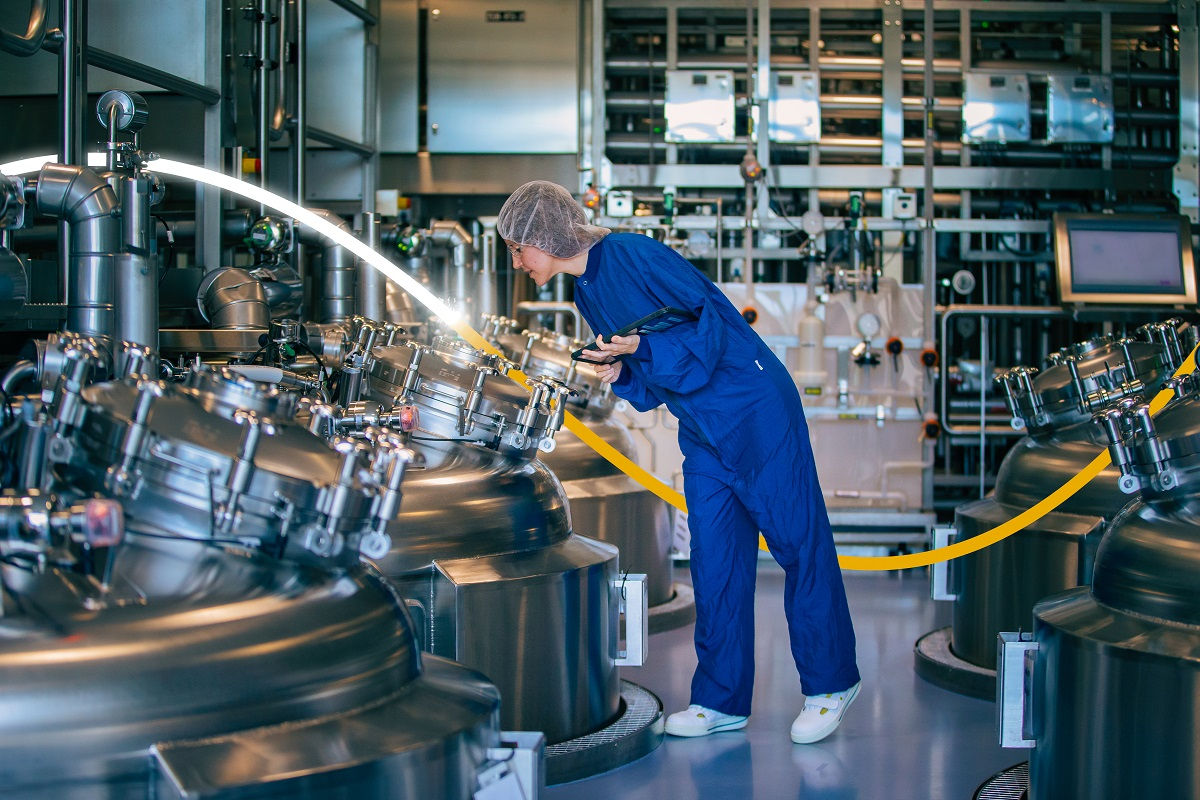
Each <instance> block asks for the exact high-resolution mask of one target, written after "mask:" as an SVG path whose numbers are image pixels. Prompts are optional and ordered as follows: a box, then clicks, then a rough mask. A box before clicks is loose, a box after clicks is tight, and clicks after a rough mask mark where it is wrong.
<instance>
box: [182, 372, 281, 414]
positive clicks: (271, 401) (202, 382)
mask: <svg viewBox="0 0 1200 800" xmlns="http://www.w3.org/2000/svg"><path fill="white" fill-rule="evenodd" d="M181 391H182V392H183V393H184V394H187V395H190V396H191V397H192V398H194V399H195V400H196V401H197V402H198V403H199V404H200V405H201V407H203V408H204V410H205V411H209V412H212V413H215V414H219V415H220V416H222V417H225V418H227V419H232V418H233V415H234V414H235V413H237V412H238V411H239V410H244V411H253V412H255V413H256V414H259V415H262V416H267V417H271V418H272V419H276V420H284V419H291V418H292V417H294V416H295V414H296V402H297V399H298V396H297V395H295V394H293V393H290V392H281V391H279V387H278V386H276V385H274V384H270V383H260V382H258V381H255V380H251V379H250V378H248V377H246V376H245V375H241V374H239V373H237V372H235V371H234V370H232V369H229V368H228V367H208V366H205V365H203V364H201V365H198V366H197V368H196V369H194V370H192V371H191V372H190V373H189V374H188V375H187V377H186V378H185V379H184V382H183V386H182V389H181Z"/></svg>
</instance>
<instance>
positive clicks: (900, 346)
mask: <svg viewBox="0 0 1200 800" xmlns="http://www.w3.org/2000/svg"><path fill="white" fill-rule="evenodd" d="M883 349H884V350H886V351H887V352H888V355H890V356H891V357H892V369H894V370H897V371H899V369H900V354H901V353H903V352H904V342H903V341H901V340H900V337H899V336H893V337H891V338H890V339H888V340H887V344H885V345H884V346H883Z"/></svg>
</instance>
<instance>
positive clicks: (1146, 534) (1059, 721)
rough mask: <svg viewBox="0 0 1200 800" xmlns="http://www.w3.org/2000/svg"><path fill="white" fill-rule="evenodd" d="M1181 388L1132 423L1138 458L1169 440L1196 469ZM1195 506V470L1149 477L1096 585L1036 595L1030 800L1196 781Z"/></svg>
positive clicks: (1118, 526) (1103, 796) (1199, 648)
mask: <svg viewBox="0 0 1200 800" xmlns="http://www.w3.org/2000/svg"><path fill="white" fill-rule="evenodd" d="M1186 388H1187V389H1188V391H1185V392H1184V396H1183V397H1182V398H1180V399H1178V400H1176V401H1175V402H1173V403H1172V404H1171V405H1169V406H1168V407H1167V408H1166V409H1164V410H1163V411H1162V413H1161V414H1160V415H1159V418H1158V420H1156V421H1155V422H1156V423H1157V424H1156V425H1150V424H1149V420H1150V418H1149V415H1146V416H1145V420H1146V421H1147V425H1146V427H1144V428H1141V429H1135V430H1134V431H1133V432H1132V438H1133V439H1134V440H1136V441H1135V442H1134V445H1133V448H1132V450H1133V452H1134V453H1135V454H1136V458H1137V459H1138V463H1139V464H1140V465H1141V466H1142V467H1143V468H1146V467H1154V468H1156V469H1158V470H1162V469H1164V467H1163V464H1162V460H1163V449H1162V448H1166V447H1174V448H1175V450H1174V453H1172V456H1170V457H1168V458H1167V459H1166V460H1167V461H1168V462H1169V463H1170V464H1171V465H1172V467H1174V466H1175V465H1179V467H1181V469H1180V473H1181V474H1183V475H1184V476H1185V478H1188V477H1190V475H1191V474H1192V470H1193V469H1194V465H1193V463H1190V462H1192V459H1190V458H1189V457H1184V458H1182V459H1181V458H1178V456H1177V454H1178V453H1180V452H1183V453H1186V452H1187V451H1189V450H1190V449H1191V448H1192V445H1193V442H1194V441H1195V437H1194V432H1195V431H1196V430H1197V428H1198V423H1197V420H1198V419H1200V413H1198V412H1200V403H1197V398H1196V397H1195V395H1194V394H1192V393H1191V391H1190V387H1186ZM1156 443H1157V444H1159V445H1161V446H1162V447H1156V446H1154V445H1155V444H1156ZM1197 511H1198V508H1197V504H1196V501H1195V498H1194V488H1193V485H1192V484H1191V482H1190V481H1189V480H1186V479H1185V480H1183V481H1180V482H1178V483H1173V484H1171V485H1169V486H1168V485H1165V484H1163V483H1161V482H1160V483H1158V484H1156V485H1151V486H1148V487H1146V488H1145V489H1143V490H1142V492H1141V496H1140V497H1139V498H1138V499H1136V500H1134V501H1133V502H1132V503H1131V504H1130V505H1129V506H1127V507H1126V508H1125V509H1124V510H1122V511H1121V513H1120V514H1118V515H1117V516H1116V517H1115V519H1113V521H1112V524H1111V526H1110V527H1109V529H1108V531H1107V532H1106V533H1105V535H1104V538H1103V540H1102V541H1101V543H1100V547H1099V550H1098V551H1097V553H1096V567H1095V570H1094V573H1093V576H1092V585H1091V586H1090V587H1079V588H1077V589H1073V590H1070V591H1067V592H1064V593H1061V594H1058V595H1054V596H1053V597H1050V598H1048V599H1046V600H1044V601H1042V602H1041V603H1039V604H1038V605H1037V606H1035V608H1034V618H1035V624H1034V638H1035V640H1036V642H1037V644H1038V646H1039V653H1038V657H1037V660H1036V664H1035V679H1034V682H1033V684H1032V691H1033V698H1032V701H1033V707H1034V708H1035V709H1036V710H1037V711H1036V713H1037V715H1038V719H1037V720H1036V722H1037V724H1036V725H1035V729H1034V738H1036V740H1037V744H1036V746H1035V748H1034V750H1033V752H1032V754H1031V756H1030V793H1029V797H1030V798H1031V800H1049V798H1054V799H1055V800H1060V799H1061V800H1072V799H1073V798H1089V800H1116V798H1126V797H1134V796H1147V797H1172V796H1180V795H1182V796H1192V795H1196V794H1197V793H1198V792H1200V759H1198V757H1197V756H1198V753H1200V748H1198V742H1200V740H1198V738H1197V732H1196V729H1195V725H1194V724H1193V720H1192V719H1191V715H1190V714H1188V713H1187V712H1186V709H1188V708H1190V707H1192V705H1193V704H1194V702H1195V698H1196V697H1197V693H1198V692H1200V656H1198V654H1200V634H1198V633H1197V625H1198V624H1200V603H1197V593H1196V579H1195V577H1196V575H1197V572H1198V567H1200V563H1198V562H1200V546H1198V543H1200V537H1198V536H1197V532H1196V531H1197V526H1196V519H1197ZM1181 710H1182V711H1181ZM1151 763H1152V764H1154V765H1156V768H1155V769H1152V770H1147V769H1146V765H1147V764H1151Z"/></svg>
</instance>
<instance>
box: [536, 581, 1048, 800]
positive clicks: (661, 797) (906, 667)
mask: <svg viewBox="0 0 1200 800" xmlns="http://www.w3.org/2000/svg"><path fill="white" fill-rule="evenodd" d="M678 571H679V572H681V573H683V576H682V577H684V578H685V579H686V571H687V568H686V565H685V566H684V567H682V568H681V569H679V570H678ZM844 574H845V582H846V589H847V593H848V594H849V597H850V610H851V613H852V615H853V617H854V627H855V632H856V634H857V637H858V663H859V670H860V671H861V672H862V675H863V692H862V695H861V696H860V697H859V698H858V699H857V700H856V701H855V703H854V705H853V706H852V707H851V709H850V711H849V712H848V713H847V716H846V719H845V721H844V722H843V723H842V725H841V727H840V728H839V729H838V730H837V732H836V733H834V735H833V736H831V737H830V738H829V739H826V740H825V741H824V742H821V743H820V744H816V745H794V744H792V743H791V740H790V739H789V738H788V728H789V726H790V725H791V722H792V719H793V718H794V717H795V715H796V714H797V713H798V712H799V710H800V708H801V706H802V704H803V695H802V694H801V693H800V687H799V681H798V679H797V677H796V673H795V667H794V665H793V664H792V659H791V655H790V653H789V651H788V639H787V628H786V624H785V622H784V619H783V614H782V608H781V603H782V600H781V598H782V595H783V572H782V571H781V570H780V569H779V567H778V566H776V565H775V564H774V563H773V562H769V561H763V562H761V563H760V565H759V574H758V592H757V596H756V608H755V611H756V619H757V628H756V631H757V636H756V646H755V649H756V651H757V652H756V662H755V663H756V673H755V682H754V704H753V711H752V713H751V717H750V724H749V725H748V726H747V727H746V729H745V730H743V731H737V732H730V733H720V734H715V735H712V736H708V737H705V738H700V739H677V738H674V737H670V736H668V737H666V740H665V741H664V742H663V744H662V745H661V746H660V747H659V748H658V749H657V750H655V751H654V752H652V753H650V754H649V755H647V756H645V757H643V758H641V759H639V760H638V761H635V762H633V763H631V764H627V765H625V766H623V767H619V768H617V769H614V770H611V771H609V772H607V773H604V774H602V775H597V776H595V777H592V778H587V779H584V780H580V781H575V782H573V783H567V784H561V785H558V786H552V787H549V788H548V789H547V790H546V792H545V794H544V797H545V798H547V800H567V798H570V800H592V799H593V798H595V799H596V800H601V799H603V800H618V799H623V798H654V800H692V798H723V800H751V798H757V799H758V800H763V799H764V798H800V800H852V799H853V800H971V797H972V795H973V794H974V792H975V790H976V788H978V786H979V784H981V783H983V782H984V781H985V780H987V779H988V778H989V777H991V776H992V775H993V774H995V773H996V772H999V771H1000V770H1002V769H1004V768H1006V767H1009V766H1011V765H1013V764H1016V763H1018V762H1020V761H1024V760H1025V759H1026V754H1025V752H1024V751H1020V750H1003V749H1001V748H1000V747H999V745H997V744H996V733H995V720H994V717H995V708H994V705H993V704H992V703H988V702H984V701H981V700H973V699H971V698H968V697H963V696H960V695H957V694H954V693H952V692H948V691H945V690H943V689H939V688H937V687H935V686H933V685H931V684H929V683H926V682H925V681H924V680H922V679H921V678H918V677H917V676H916V674H915V673H914V672H913V656H912V650H913V643H914V642H915V641H916V640H917V639H918V638H919V637H920V636H921V635H923V634H924V633H926V632H928V631H930V630H933V629H935V628H939V627H943V626H945V625H947V624H949V607H948V606H946V604H943V603H934V602H933V601H932V600H930V599H929V584H928V579H927V578H926V577H925V573H924V572H923V571H920V570H913V571H909V572H907V573H899V574H898V573H894V572H892V573H855V572H846V573H844ZM694 666H695V654H694V651H693V649H692V626H690V625H689V626H687V627H684V628H679V629H677V630H673V631H666V632H663V633H659V634H655V635H653V636H651V637H650V650H649V656H648V663H647V665H646V666H644V667H639V668H636V669H634V668H624V669H622V671H621V673H622V677H623V678H625V679H627V680H631V681H633V682H634V683H637V684H640V685H642V686H644V687H646V688H647V689H649V690H651V691H652V692H654V693H655V694H656V695H658V697H659V698H660V699H661V700H662V701H663V705H664V706H665V707H666V711H667V713H670V712H671V711H677V710H679V709H681V708H684V707H685V706H686V705H687V703H688V686H689V682H690V680H691V675H692V669H693V667H694Z"/></svg>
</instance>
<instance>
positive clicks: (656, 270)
mask: <svg viewBox="0 0 1200 800" xmlns="http://www.w3.org/2000/svg"><path fill="white" fill-rule="evenodd" d="M575 303H576V305H578V307H579V311H580V312H581V313H582V314H583V317H584V319H586V320H587V321H588V324H589V325H590V326H591V327H592V329H593V330H594V331H596V332H597V333H599V334H603V335H609V334H611V333H612V332H613V331H615V330H617V329H619V328H621V327H623V326H625V325H628V324H629V323H631V322H633V321H635V320H637V319H640V318H642V317H644V316H646V315H647V314H650V313H651V312H653V311H656V310H657V309H659V308H662V307H664V306H675V307H677V308H684V309H687V310H689V311H692V312H693V313H695V314H696V315H697V316H698V319H697V320H695V321H691V322H685V323H683V324H680V325H677V326H675V327H673V328H670V329H668V330H665V331H660V332H656V333H649V334H646V335H645V336H642V338H641V344H640V345H639V346H638V349H637V352H636V353H633V354H631V355H629V356H627V357H626V358H625V359H624V360H623V362H622V363H623V365H624V366H623V367H622V369H621V374H620V376H619V377H618V379H617V381H616V382H615V383H614V384H613V391H614V392H615V393H616V394H617V396H618V397H622V398H624V399H626V400H628V401H629V402H630V403H631V404H632V405H633V406H634V408H637V409H638V410H639V411H649V410H650V409H652V408H655V407H657V406H658V405H660V404H662V403H666V405H667V408H668V409H670V411H671V413H672V414H674V415H675V416H676V417H678V418H679V447H680V449H681V450H682V451H683V455H684V461H683V485H684V496H685V497H686V499H687V504H688V525H689V528H690V530H691V539H692V544H691V570H692V585H693V588H694V591H695V597H696V636H695V638H696V656H697V661H698V663H697V666H696V672H695V674H694V675H693V677H692V695H691V702H692V703H695V704H698V705H702V706H705V707H706V708H711V709H714V710H717V711H721V712H723V713H726V714H738V715H749V714H750V697H751V692H752V689H753V686H754V581H755V575H756V569H757V561H758V534H759V532H760V531H761V532H762V534H763V536H764V537H765V538H766V540H767V545H768V547H769V548H770V550H771V554H772V555H773V556H774V557H775V560H776V561H778V562H779V564H780V565H781V566H782V567H783V569H784V571H785V575H786V581H785V594H784V612H785V614H786V616H787V621H788V631H789V634H790V638H791V649H792V657H793V658H794V659H795V661H796V669H797V671H798V672H799V673H800V684H801V690H802V691H803V692H804V693H805V695H815V694H826V693H829V692H840V691H842V690H844V689H848V688H850V687H851V686H853V685H854V684H855V683H857V682H858V680H859V674H858V666H857V664H856V662H855V650H854V628H853V626H852V624H851V621H850V611H849V608H848V607H847V605H846V591H845V587H844V586H843V585H842V576H841V572H840V571H839V568H838V563H837V555H836V553H835V551H834V545H833V533H832V531H831V529H830V526H829V516H828V514H827V512H826V510H825V501H824V498H823V497H822V495H821V487H820V484H819V483H818V481H817V474H816V465H815V464H814V462H813V454H812V446H811V444H810V443H809V439H808V426H807V424H806V423H805V421H804V410H803V406H802V405H801V403H800V395H799V393H798V392H797V391H796V386H795V384H794V383H793V382H792V379H791V376H790V375H789V374H788V371H787V368H786V367H784V365H783V364H782V363H780V361H779V359H777V358H776V357H775V355H774V354H773V353H772V352H771V350H770V349H769V348H768V347H767V346H766V344H765V343H764V342H763V341H762V339H760V338H759V337H758V335H757V334H756V333H755V332H754V331H753V330H751V328H750V326H749V325H748V324H747V323H746V321H745V320H744V319H743V318H742V315H741V314H739V313H738V311H737V309H735V308H734V307H733V304H732V303H730V302H729V300H728V299H727V298H726V297H725V295H724V294H722V293H721V291H720V290H719V289H718V288H717V287H716V285H715V284H713V283H712V281H710V280H709V279H708V278H707V277H705V276H704V274H703V273H701V272H700V271H699V270H697V269H696V268H695V267H694V266H692V264H691V263H689V262H688V261H687V260H686V259H684V258H683V257H682V256H680V255H679V254H678V253H676V252H675V251H674V250H672V249H671V248H669V247H667V246H666V245H663V244H661V243H659V242H657V241H655V240H653V239H651V238H649V237H647V236H642V235H639V234H627V233H612V234H609V235H607V236H605V237H604V238H603V239H601V240H600V241H599V242H598V243H597V244H596V245H595V246H593V247H592V249H591V250H590V251H589V253H588V261H587V269H586V271H585V272H584V273H583V275H581V276H579V277H578V278H577V279H576V281H575ZM859 455H860V456H865V455H866V454H865V453H864V454H859ZM847 456H848V457H850V454H847Z"/></svg>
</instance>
